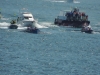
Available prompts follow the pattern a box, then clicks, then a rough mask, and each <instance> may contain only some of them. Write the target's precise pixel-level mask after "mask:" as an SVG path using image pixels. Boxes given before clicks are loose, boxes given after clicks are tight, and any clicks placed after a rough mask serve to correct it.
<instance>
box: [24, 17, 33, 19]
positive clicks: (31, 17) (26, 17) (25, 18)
mask: <svg viewBox="0 0 100 75" xmlns="http://www.w3.org/2000/svg"><path fill="white" fill-rule="evenodd" d="M29 18H32V17H24V19H29Z"/></svg>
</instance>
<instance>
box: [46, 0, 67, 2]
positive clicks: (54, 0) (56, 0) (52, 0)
mask: <svg viewBox="0 0 100 75" xmlns="http://www.w3.org/2000/svg"><path fill="white" fill-rule="evenodd" d="M46 1H50V2H60V3H63V2H66V1H65V0H46Z"/></svg>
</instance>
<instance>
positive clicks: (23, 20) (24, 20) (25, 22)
mask: <svg viewBox="0 0 100 75" xmlns="http://www.w3.org/2000/svg"><path fill="white" fill-rule="evenodd" d="M34 22H35V20H34V17H33V15H32V13H30V12H23V13H21V14H20V15H19V17H18V18H17V23H19V24H21V25H22V26H25V27H28V26H30V27H33V26H34Z"/></svg>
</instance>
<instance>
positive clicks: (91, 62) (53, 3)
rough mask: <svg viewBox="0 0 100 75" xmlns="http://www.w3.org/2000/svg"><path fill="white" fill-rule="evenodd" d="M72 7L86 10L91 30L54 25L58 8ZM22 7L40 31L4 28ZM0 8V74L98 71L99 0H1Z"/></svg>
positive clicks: (86, 74) (82, 74)
mask: <svg viewBox="0 0 100 75" xmlns="http://www.w3.org/2000/svg"><path fill="white" fill-rule="evenodd" d="M73 7H78V8H79V9H80V11H82V12H85V13H86V14H88V16H89V20H90V25H91V26H92V29H93V30H94V33H93V34H87V33H82V32H81V31H80V28H71V27H66V26H65V27H64V26H60V27H59V26H56V25H54V19H55V17H57V16H58V14H59V12H60V11H62V10H70V9H72V8H73ZM24 9H25V10H27V11H30V12H31V13H32V14H33V16H34V18H35V20H36V21H37V22H36V24H35V25H36V26H37V27H38V28H39V29H40V31H41V33H39V34H31V33H25V32H23V29H25V28H24V27H21V25H19V27H18V29H17V30H16V29H8V26H9V25H10V21H11V20H13V19H16V18H17V17H18V15H19V12H21V10H24ZM0 12H1V15H2V18H1V19H0V75H100V33H99V31H100V1H99V0H91V1H89V0H88V1H87V0H77V1H74V2H70V3H68V2H67V0H2V1H0Z"/></svg>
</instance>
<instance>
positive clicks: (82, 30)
mask: <svg viewBox="0 0 100 75" xmlns="http://www.w3.org/2000/svg"><path fill="white" fill-rule="evenodd" d="M81 32H85V33H90V34H91V33H93V30H92V28H91V26H83V27H82V29H81Z"/></svg>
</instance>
